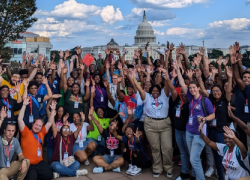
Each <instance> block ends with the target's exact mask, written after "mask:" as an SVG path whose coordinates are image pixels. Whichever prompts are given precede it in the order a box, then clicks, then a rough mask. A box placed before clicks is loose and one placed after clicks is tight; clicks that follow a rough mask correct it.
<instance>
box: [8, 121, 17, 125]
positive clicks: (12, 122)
mask: <svg viewBox="0 0 250 180" xmlns="http://www.w3.org/2000/svg"><path fill="white" fill-rule="evenodd" d="M7 123H8V124H16V121H7Z"/></svg>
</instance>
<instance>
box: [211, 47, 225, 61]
mask: <svg viewBox="0 0 250 180" xmlns="http://www.w3.org/2000/svg"><path fill="white" fill-rule="evenodd" d="M220 56H223V52H222V51H221V50H218V49H213V50H212V53H208V58H211V59H217V58H218V57H220Z"/></svg>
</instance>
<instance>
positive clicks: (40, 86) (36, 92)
mask: <svg viewBox="0 0 250 180" xmlns="http://www.w3.org/2000/svg"><path fill="white" fill-rule="evenodd" d="M41 86H42V85H40V86H39V88H38V89H37V92H36V95H37V94H38V91H39V90H40V89H41Z"/></svg>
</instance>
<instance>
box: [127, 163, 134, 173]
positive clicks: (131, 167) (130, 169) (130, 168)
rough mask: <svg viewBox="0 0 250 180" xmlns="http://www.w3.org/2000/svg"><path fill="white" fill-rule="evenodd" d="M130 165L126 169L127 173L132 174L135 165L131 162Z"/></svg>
mask: <svg viewBox="0 0 250 180" xmlns="http://www.w3.org/2000/svg"><path fill="white" fill-rule="evenodd" d="M128 166H129V167H128V170H127V171H126V174H131V172H132V170H133V168H134V166H133V165H132V164H129V165H128Z"/></svg>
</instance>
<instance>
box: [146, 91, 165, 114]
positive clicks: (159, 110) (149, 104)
mask: <svg viewBox="0 0 250 180" xmlns="http://www.w3.org/2000/svg"><path fill="white" fill-rule="evenodd" d="M145 93H146V92H145ZM157 100H158V106H157V105H156V102H157ZM143 103H144V107H145V114H146V116H149V117H152V118H166V117H168V109H169V97H167V96H166V94H165V91H164V89H162V90H161V95H160V96H159V97H158V99H156V101H155V99H154V98H153V97H152V95H151V94H149V93H146V97H145V99H144V101H143Z"/></svg>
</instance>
